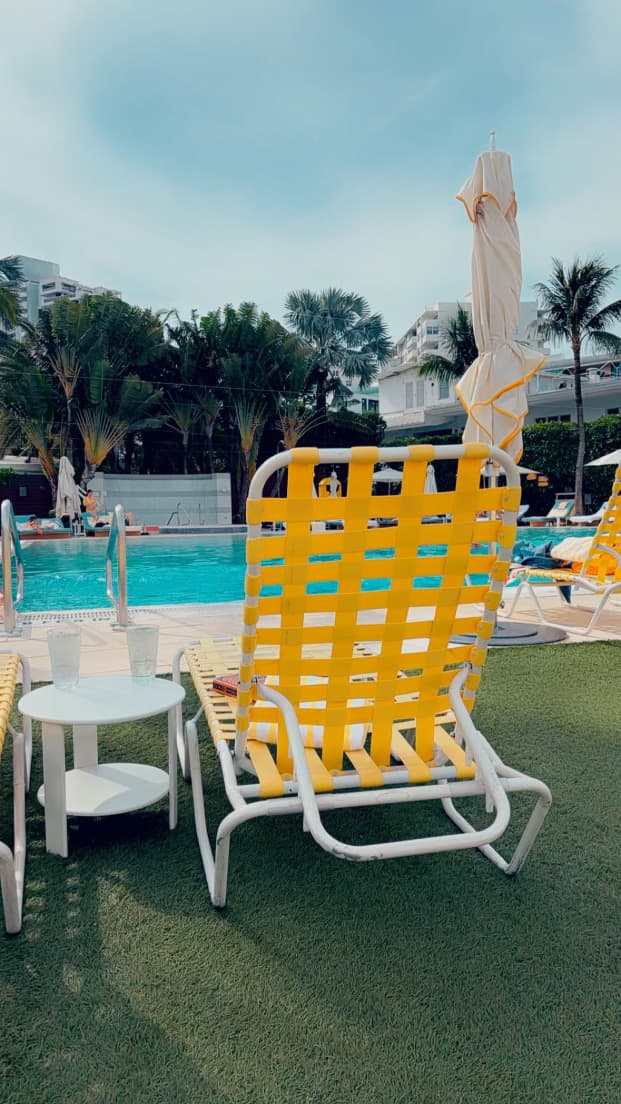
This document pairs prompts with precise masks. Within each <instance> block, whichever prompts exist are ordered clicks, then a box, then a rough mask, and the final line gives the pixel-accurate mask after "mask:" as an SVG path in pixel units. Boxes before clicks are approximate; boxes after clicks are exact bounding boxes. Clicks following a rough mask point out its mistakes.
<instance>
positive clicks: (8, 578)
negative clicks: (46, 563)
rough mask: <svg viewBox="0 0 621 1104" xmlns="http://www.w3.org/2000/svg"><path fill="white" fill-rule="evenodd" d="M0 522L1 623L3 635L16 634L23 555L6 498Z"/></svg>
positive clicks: (22, 573) (1, 508)
mask: <svg viewBox="0 0 621 1104" xmlns="http://www.w3.org/2000/svg"><path fill="white" fill-rule="evenodd" d="M0 524H1V525H2V538H1V540H2V591H3V598H4V604H3V623H4V631H3V635H4V636H16V635H17V634H18V633H20V632H21V629H20V628H18V625H17V611H16V609H15V607H16V606H17V605H18V603H19V602H21V600H22V598H23V597H24V555H23V552H22V545H21V541H20V539H19V532H18V530H17V525H16V522H15V514H14V513H13V507H12V505H11V503H10V502H9V500H8V498H5V499H4V502H3V503H2V506H1V507H0ZM13 553H15V574H16V577H17V591H16V594H15V597H13V576H12V571H11V566H12V557H13Z"/></svg>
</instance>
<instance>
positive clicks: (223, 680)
mask: <svg viewBox="0 0 621 1104" xmlns="http://www.w3.org/2000/svg"><path fill="white" fill-rule="evenodd" d="M259 682H265V676H264V675H259ZM238 686H239V675H216V676H215V678H214V680H213V688H214V690H215V691H216V692H217V693H218V694H224V695H225V696H226V697H227V698H236V697H237V687H238Z"/></svg>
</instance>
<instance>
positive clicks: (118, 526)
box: [106, 505, 127, 629]
mask: <svg viewBox="0 0 621 1104" xmlns="http://www.w3.org/2000/svg"><path fill="white" fill-rule="evenodd" d="M117 546H118V547H117ZM115 548H116V549H117V559H118V565H119V566H118V576H119V580H118V581H119V592H118V595H117V594H115V591H114V581H113V578H112V557H113V555H114V550H115ZM106 594H107V595H108V598H109V599H110V601H111V602H112V605H113V606H114V609H115V612H116V622H114V623H113V628H117V629H126V628H127V538H126V535H125V510H124V509H123V507H122V506H120V505H118V506H115V507H114V511H113V514H112V524H111V525H110V536H109V537H108V547H107V549H106Z"/></svg>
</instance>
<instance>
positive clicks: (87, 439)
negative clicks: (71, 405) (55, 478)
mask: <svg viewBox="0 0 621 1104" xmlns="http://www.w3.org/2000/svg"><path fill="white" fill-rule="evenodd" d="M76 425H77V427H78V430H79V432H80V436H81V438H82V442H83V444H84V472H83V474H82V479H81V484H82V486H83V487H86V486H87V485H88V484H89V483H90V481H91V479H92V478H93V476H94V474H95V472H96V471H97V469H98V468H100V467H101V465H102V464H103V462H104V460H105V459H106V457H107V456H108V454H109V453H110V452H112V451H113V450H114V449H115V448H116V447H117V445H119V444H120V443H121V441H122V440H123V438H124V436H125V434H126V433H127V423H126V422H113V421H112V419H111V418H109V417H108V415H107V414H106V412H105V410H103V409H102V408H101V407H94V408H93V409H91V410H86V411H80V413H79V414H78V415H77V417H76Z"/></svg>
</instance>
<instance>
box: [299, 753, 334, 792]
mask: <svg viewBox="0 0 621 1104" xmlns="http://www.w3.org/2000/svg"><path fill="white" fill-rule="evenodd" d="M304 755H305V757H306V765H307V767H308V770H309V773H310V776H311V779H312V783H313V789H314V791H315V793H329V792H330V790H332V789H333V788H334V784H333V781H332V775H331V773H330V771H329V770H328V769H327V767H325V766H324V764H323V762H322V760H321V759H320V757H319V755H318V754H317V752H316V751H315V750H314V748H304Z"/></svg>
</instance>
